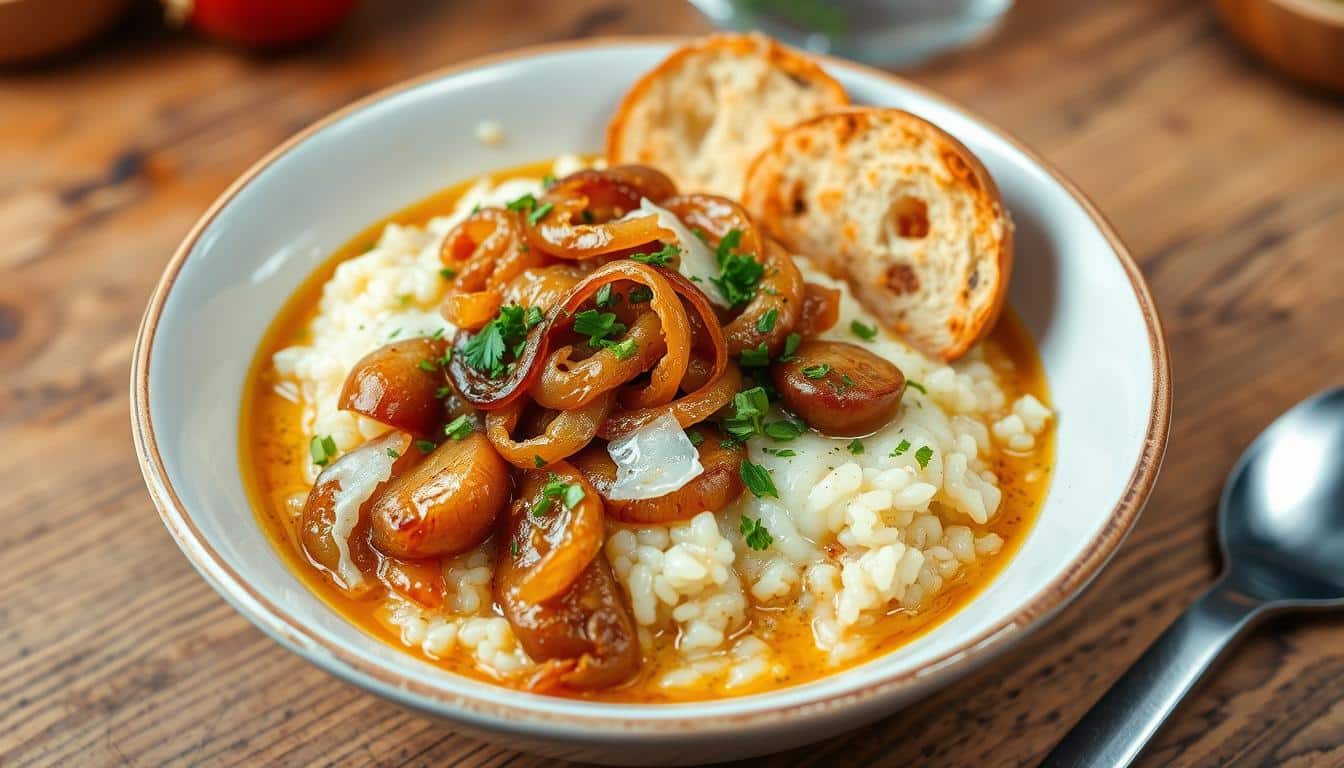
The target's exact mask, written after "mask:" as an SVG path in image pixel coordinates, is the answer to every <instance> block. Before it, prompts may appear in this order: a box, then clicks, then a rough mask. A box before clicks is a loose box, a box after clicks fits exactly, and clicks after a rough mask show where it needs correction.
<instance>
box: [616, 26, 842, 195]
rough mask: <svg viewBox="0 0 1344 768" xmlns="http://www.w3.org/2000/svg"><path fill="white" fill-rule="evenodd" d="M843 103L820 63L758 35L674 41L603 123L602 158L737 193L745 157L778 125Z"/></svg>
mask: <svg viewBox="0 0 1344 768" xmlns="http://www.w3.org/2000/svg"><path fill="white" fill-rule="evenodd" d="M848 103H849V97H848V96H847V95H846V94H845V89H844V88H843V87H841V86H840V84H839V83H838V82H836V81H835V80H834V79H832V78H831V76H830V75H828V74H826V73H825V72H823V71H822V69H821V67H819V66H817V64H816V63H815V62H814V61H812V59H810V58H807V57H805V56H803V55H801V54H798V53H795V52H794V51H792V50H790V49H788V48H785V47H784V46H782V45H780V44H778V43H776V42H775V41H774V40H771V39H770V38H768V37H765V36H764V35H759V34H754V35H714V36H710V37H708V38H705V39H703V40H698V41H696V42H693V43H690V44H688V45H685V46H682V47H681V48H678V49H677V50H676V51H674V52H673V53H672V55H670V56H668V57H667V59H665V60H664V61H663V63H661V64H659V65H658V66H657V67H656V68H654V69H653V71H651V72H649V73H648V74H646V75H644V77H642V78H640V79H639V81H638V82H636V83H635V85H634V87H632V88H631V89H630V90H629V92H627V93H626V95H625V98H624V99H623V100H622V101H621V105H620V107H619V108H617V110H616V114H615V116H614V117H613V118H612V120H611V123H610V124H609V125H608V126H607V162H609V163H611V164H613V165H615V164H617V163H641V164H644V165H652V166H654V167H656V168H658V169H659V170H662V171H663V172H664V173H666V174H667V175H668V176H670V177H672V180H673V181H675V182H676V183H677V187H678V188H679V189H681V190H682V191H683V192H711V193H714V194H719V195H726V196H728V197H732V198H737V197H739V196H740V195H741V193H742V179H743V177H744V176H745V175H746V170H747V165H748V164H749V163H750V162H751V160H752V158H754V157H755V156H756V155H757V153H759V152H760V151H761V150H763V149H765V148H766V147H767V146H769V145H770V143H771V142H772V141H774V139H775V136H776V135H778V134H779V132H780V131H783V130H784V129H785V128H788V127H789V126H791V125H793V124H794V123H796V122H798V121H799V120H803V119H806V118H809V117H812V116H814V115H819V114H821V113H823V112H826V111H828V110H831V109H836V108H838V107H842V106H844V105H847V104H848Z"/></svg>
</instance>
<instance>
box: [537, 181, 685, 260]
mask: <svg viewBox="0 0 1344 768" xmlns="http://www.w3.org/2000/svg"><path fill="white" fill-rule="evenodd" d="M675 192H676V187H675V186H674V185H673V184H672V181H671V180H670V179H668V178H667V176H665V175H663V174H662V173H660V172H658V171H656V170H654V169H652V168H648V167H646V166H638V165H622V166H615V167H613V168H607V169H605V170H584V171H579V172H577V173H573V174H570V175H569V176H566V177H565V178H563V179H561V180H560V181H559V182H557V183H556V184H555V186H553V187H551V189H550V190H549V191H547V192H546V194H545V195H543V196H542V198H541V200H540V201H538V206H539V207H538V208H537V209H535V210H536V211H543V210H544V211H545V213H544V214H542V215H539V216H536V217H535V219H536V220H535V221H533V218H534V217H533V216H529V217H528V220H527V223H526V224H525V225H524V226H525V229H524V231H525V233H526V236H527V240H528V242H529V243H531V245H532V247H534V248H536V249H538V250H541V251H544V252H546V253H549V254H551V255H553V256H556V257H558V258H562V259H571V260H585V259H593V258H597V257H599V256H606V255H610V254H614V253H617V252H620V251H625V250H629V249H632V248H639V247H641V246H644V245H648V244H650V243H653V242H655V241H657V240H660V239H662V238H665V237H668V234H667V231H666V230H664V229H663V228H662V227H660V226H659V225H658V219H657V217H655V216H638V217H634V218H629V219H626V218H622V217H623V216H624V215H625V214H626V213H628V212H629V211H632V210H635V209H636V208H638V207H639V200H640V198H641V197H647V198H649V199H651V200H653V201H655V202H657V201H658V200H662V199H664V198H666V197H668V196H669V195H672V194H674V193H675ZM546 206H550V207H549V208H547V207H546Z"/></svg>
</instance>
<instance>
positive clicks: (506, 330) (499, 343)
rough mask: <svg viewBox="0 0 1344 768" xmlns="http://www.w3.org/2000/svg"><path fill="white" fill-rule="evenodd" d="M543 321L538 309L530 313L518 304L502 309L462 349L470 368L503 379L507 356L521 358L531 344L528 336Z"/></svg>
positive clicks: (530, 308)
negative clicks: (527, 344)
mask: <svg viewBox="0 0 1344 768" xmlns="http://www.w3.org/2000/svg"><path fill="white" fill-rule="evenodd" d="M541 321H542V316H541V309H540V308H538V307H529V308H528V309H526V310H525V309H523V308H522V307H520V306H518V305H517V304H510V305H508V306H504V307H500V308H499V314H498V315H497V316H496V317H495V318H494V319H492V320H491V321H490V322H488V323H486V324H485V326H484V327H482V328H481V330H479V331H477V333H476V335H475V336H473V337H471V339H469V340H468V341H467V343H466V344H464V345H463V346H462V354H463V355H465V359H466V363H467V365H469V366H470V367H472V368H475V369H476V370H478V371H481V372H482V373H485V374H488V375H489V376H490V377H491V378H499V377H500V376H502V375H504V353H505V352H511V353H512V354H513V355H514V356H515V357H516V356H518V355H519V354H520V353H521V352H522V351H523V346H524V345H525V344H526V343H527V332H528V331H530V330H532V329H533V328H534V327H536V326H537V325H538V324H540V323H541Z"/></svg>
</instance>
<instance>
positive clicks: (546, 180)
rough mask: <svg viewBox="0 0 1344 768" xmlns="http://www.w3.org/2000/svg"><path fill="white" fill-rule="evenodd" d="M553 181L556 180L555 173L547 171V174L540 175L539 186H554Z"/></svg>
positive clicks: (546, 187) (548, 187)
mask: <svg viewBox="0 0 1344 768" xmlns="http://www.w3.org/2000/svg"><path fill="white" fill-rule="evenodd" d="M555 181H556V179H555V174H554V173H548V174H546V175H545V176H542V177H541V188H542V189H550V188H551V187H554V186H555Z"/></svg>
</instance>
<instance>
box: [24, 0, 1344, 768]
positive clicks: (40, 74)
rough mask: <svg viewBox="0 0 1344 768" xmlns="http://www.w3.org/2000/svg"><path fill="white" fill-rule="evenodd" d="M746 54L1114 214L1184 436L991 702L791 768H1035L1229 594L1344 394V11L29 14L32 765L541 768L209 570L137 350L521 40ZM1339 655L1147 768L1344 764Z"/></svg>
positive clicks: (620, 3)
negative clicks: (815, 59) (915, 120)
mask: <svg viewBox="0 0 1344 768" xmlns="http://www.w3.org/2000/svg"><path fill="white" fill-rule="evenodd" d="M717 27H723V28H734V29H746V28H759V29H764V30H767V31H769V32H771V33H772V34H775V35H778V36H780V37H781V38H783V39H785V40H786V41H788V42H790V43H793V44H795V45H799V46H801V47H806V48H808V49H810V50H814V51H828V52H832V53H837V54H839V55H845V56H851V57H856V58H860V59H862V60H864V61H866V62H868V63H871V64H873V65H875V66H880V67H885V68H889V69H892V70H893V71H895V72H897V73H898V74H900V75H901V76H903V77H906V78H910V79H912V80H914V81H916V82H918V83H919V84H921V85H923V86H925V87H929V88H932V89H934V90H936V91H938V92H940V93H941V94H943V95H945V96H946V97H948V98H949V99H951V100H953V101H956V102H959V103H961V104H963V105H965V106H966V107H967V108H969V109H970V110H971V111H973V112H976V113H978V114H980V115H983V116H984V117H986V118H987V119H988V120H989V121H991V122H993V123H995V124H997V125H999V126H1001V127H1002V128H1004V129H1005V130H1007V131H1008V132H1009V133H1011V134H1014V135H1016V136H1018V137H1019V138H1021V139H1022V140H1023V141H1024V142H1025V143H1026V144H1028V145H1030V146H1032V147H1033V148H1034V149H1036V150H1037V151H1038V152H1039V153H1040V154H1041V155H1042V156H1044V158H1045V159H1046V160H1047V161H1048V162H1050V163H1051V164H1053V165H1055V166H1057V167H1058V168H1060V169H1061V170H1062V171H1063V172H1064V173H1065V175H1067V176H1069V177H1071V178H1072V179H1073V180H1074V181H1075V182H1076V183H1077V184H1078V185H1079V186H1080V187H1081V188H1082V189H1083V190H1084V191H1085V192H1086V193H1087V194H1088V195H1089V196H1090V197H1092V198H1093V199H1094V200H1095V201H1096V202H1097V204H1098V206H1099V207H1100V208H1101V210H1102V211H1103V212H1104V213H1105V214H1106V215H1107V216H1108V217H1109V218H1110V219H1111V220H1112V221H1113V222H1114V224H1115V225H1116V227H1117V229H1118V230H1119V232H1120V234H1121V236H1122V237H1123V239H1124V240H1125V241H1126V242H1127V243H1128V244H1129V246H1130V248H1131V249H1132V251H1133V252H1134V254H1135V256H1136V258H1137V259H1138V261H1139V262H1140V264H1141V265H1142V268H1143V270H1144V272H1145V274H1146V275H1147V277H1148V279H1149V281H1150V283H1151V285H1152V288H1153V292H1154V295H1155V297H1156V300H1157V303H1158V306H1159V308H1160V310H1161V311H1162V313H1163V316H1164V318H1165V322H1166V331H1167V335H1168V341H1169V343H1170V346H1171V349H1172V355H1173V362H1174V378H1175V382H1174V383H1175V393H1176V403H1175V414H1176V415H1175V423H1174V425H1173V432H1172V437H1171V443H1170V447H1169V450H1168V454H1167V455H1168V459H1167V468H1166V472H1165V473H1164V476H1163V480H1162V481H1161V482H1159V484H1158V487H1157V491H1156V493H1155V495H1154V497H1153V499H1152V501H1151V502H1150V504H1149V507H1148V511H1147V512H1146V513H1145V514H1144V517H1143V518H1142V520H1141V521H1140V523H1139V525H1138V527H1137V528H1136V530H1135V531H1134V533H1133V534H1132V535H1131V536H1130V538H1129V540H1128V541H1127V543H1126V544H1125V546H1124V547H1123V548H1122V550H1121V552H1120V555H1119V556H1118V557H1117V558H1116V561H1115V563H1114V564H1113V565H1112V566H1111V567H1109V568H1108V569H1107V570H1106V571H1105V572H1104V573H1103V574H1102V575H1101V577H1100V578H1099V579H1098V581H1097V584H1096V585H1095V586H1094V587H1093V588H1092V589H1091V590H1090V591H1089V592H1087V593H1086V594H1085V595H1084V596H1083V597H1082V598H1081V599H1080V600H1078V601H1077V602H1076V603H1074V604H1073V605H1072V606H1070V607H1069V608H1068V609H1067V610H1065V611H1064V612H1063V613H1062V614H1061V615H1060V617H1059V618H1057V619H1055V620H1053V621H1052V622H1051V623H1050V624H1049V625H1048V626H1047V627H1046V628H1044V629H1043V630H1042V631H1040V632H1038V633H1037V634H1036V635H1035V636H1034V637H1033V638H1031V639H1030V640H1029V641H1028V642H1026V643H1023V644H1022V645H1021V646H1020V647H1019V648H1018V649H1016V650H1014V651H1013V652H1012V653H1010V654H1008V655H1007V656H1006V657H1005V658H1003V659H1000V660H999V661H997V662H995V663H994V664H992V665H990V667H989V668H987V669H986V670H984V671H982V672H981V673H977V674H974V675H971V676H970V677H968V678H966V679H965V680H963V681H961V682H960V683H958V684H957V685H954V686H952V687H950V688H948V689H946V690H943V691H940V692H939V693H938V694H937V695H936V696H934V697H932V698H931V699H929V700H928V701H925V702H921V703H919V704H917V705H915V706H913V707H911V708H909V709H907V710H905V711H903V712H902V713H901V715H900V716H899V718H896V719H893V720H889V721H887V722H885V723H883V724H881V725H879V726H874V727H873V728H871V729H868V730H866V731H865V732H863V733H858V734H852V735H850V736H847V737H844V738H842V739H838V740H834V741H832V742H827V743H823V744H821V745H818V746H816V747H812V748H808V750H805V751H804V752H801V753H796V754H786V755H781V756H775V757H772V758H768V760H769V762H768V763H766V762H762V763H761V765H770V766H772V768H774V767H775V766H778V765H780V764H814V765H824V764H835V763H837V762H839V761H843V762H845V763H847V764H853V765H865V766H868V765H887V764H889V765H901V766H904V765H1018V764H1032V763H1033V762H1035V761H1036V760H1039V758H1040V757H1041V755H1043V754H1044V753H1045V751H1046V750H1048V749H1049V747H1050V746H1051V745H1053V744H1054V743H1055V742H1056V741H1057V740H1058V739H1059V738H1060V737H1061V736H1062V735H1063V733H1064V731H1065V730H1066V729H1067V728H1068V726H1069V725H1070V724H1072V723H1073V722H1074V721H1075V720H1077V718H1078V717H1080V716H1081V714H1082V712H1083V710H1084V709H1085V708H1086V707H1087V705H1088V704H1089V703H1090V702H1091V701H1093V700H1095V699H1096V698H1097V697H1099V696H1100V695H1101V692H1102V690H1104V688H1105V687H1106V686H1107V685H1108V684H1109V683H1110V682H1111V681H1112V680H1114V679H1115V678H1116V677H1117V676H1118V675H1119V674H1120V673H1121V671H1123V670H1124V669H1125V668H1126V667H1127V666H1128V665H1129V663H1130V662H1132V661H1133V660H1134V659H1135V658H1137V656H1138V655H1139V653H1140V652H1141V650H1142V649H1143V648H1144V647H1146V645H1147V644H1148V643H1149V642H1151V640H1152V639H1153V638H1154V637H1155V636H1156V634H1157V633H1158V632H1159V631H1160V630H1161V629H1162V628H1163V627H1165V626H1166V625H1167V624H1168V623H1169V622H1170V621H1171V620H1172V618H1174V616H1175V615H1176V613H1177V612H1178V611H1179V610H1180V609H1181V608H1182V607H1183V606H1184V605H1186V604H1187V603H1188V602H1189V600H1190V599H1191V598H1192V597H1193V596H1194V595H1195V594H1197V593H1198V592H1200V591H1202V590H1203V588H1204V586H1205V585H1206V584H1207V583H1208V581H1209V580H1210V579H1211V578H1212V576H1213V574H1214V572H1215V570H1216V568H1217V567H1218V565H1217V557H1216V554H1215V551H1214V548H1213V546H1212V544H1211V541H1212V534H1211V531H1212V519H1213V516H1212V514H1211V510H1212V508H1213V506H1214V504H1215V502H1216V498H1217V491H1218V488H1219V487H1220V486H1221V484H1222V480H1223V477H1224V473H1225V471H1226V469H1227V468H1228V467H1229V466H1230V465H1231V463H1232V461H1233V460H1234V459H1235V457H1236V455H1237V454H1238V453H1239V452H1240V450H1241V448H1242V446H1244V445H1245V443H1246V442H1247V441H1248V440H1249V439H1250V438H1251V437H1252V436H1253V435H1254V434H1255V433H1257V432H1258V431H1259V430H1260V429H1261V428H1262V427H1263V426H1264V425H1265V424H1266V423H1268V422H1269V420H1270V419H1271V418H1272V417H1273V416H1274V415H1276V414H1277V413H1278V412H1279V411H1281V410H1282V409H1284V408H1286V407H1287V406H1289V405H1291V404H1292V403H1294V402H1296V401H1297V400H1298V399H1300V398H1301V397H1303V396H1305V395H1306V394H1308V393H1310V392H1313V391H1315V390H1318V389H1320V388H1322V387H1324V386H1326V385H1327V384H1338V383H1339V377H1340V371H1341V367H1340V361H1342V360H1344V334H1340V333H1339V332H1338V331H1339V326H1340V324H1341V322H1344V258H1341V256H1344V246H1341V244H1342V243H1344V98H1341V96H1340V95H1339V93H1340V92H1341V91H1344V0H1112V1H1110V2H1107V1H1105V0H1088V1H1086V2H1079V1H1078V0H1017V2H1012V1H1011V0H886V1H882V0H853V1H852V2H839V3H837V2H819V1H814V0H694V1H693V2H687V1H686V0H572V1H568V0H567V1H564V2H558V1H556V0H510V1H509V2H499V1H491V0H363V1H362V2H356V1H355V0H195V2H192V0H172V1H171V2H159V1H158V0H0V439H3V440H4V442H5V444H6V445H7V446H8V448H7V450H5V451H0V573H4V574H6V577H5V578H0V765H5V766H9V765H15V766H17V765H30V764H34V765H35V764H65V765H110V764H127V765H163V764H175V763H182V764H195V765H230V764H238V763H244V764H307V763H331V762H336V763H351V764H378V765H429V764H472V765H481V766H485V765H492V766H495V765H497V766H502V765H505V764H509V765H511V766H515V768H516V766H520V765H533V764H536V763H538V762H540V761H538V760H535V759H533V758H527V757H522V756H517V755H511V754H510V753H508V752H507V751H506V750H500V749H497V748H493V747H491V748H483V747H480V746H479V745H476V744H474V743H472V742H468V741H464V740H459V739H458V738H457V737H455V736H454V735H453V734H451V733H449V732H446V731H444V730H443V729H441V728H439V727H437V726H435V725H433V724H430V723H426V722H424V721H421V720H418V719H416V718H414V717H411V716H409V715H407V714H405V713H404V712H402V711H400V710H398V709H396V708H395V707H393V706H392V705H390V704H387V703H386V702H383V701H381V700H378V699H375V698H374V697H371V696H367V695H364V694H361V693H358V692H356V691H354V690H353V689H351V688H348V687H346V686H344V685H343V684H341V683H339V682H338V681H336V680H335V679H333V678H330V677H328V676H326V675H325V674H324V673H322V672H319V671H318V670H317V669H315V668H313V667H310V666H308V665H306V664H305V663H304V662H302V661H301V660H300V659H299V658H298V657H297V656H293V655H291V654H289V653H288V652H286V651H284V650H282V649H281V648H280V647H279V646H277V645H275V644H274V643H272V642H271V641H269V640H268V639H266V638H265V637H263V636H262V635H261V634H260V633H258V632H257V631H256V630H255V629H253V628H252V627H251V626H249V625H248V624H247V623H246V622H245V620H243V619H242V618H240V617H239V616H238V615H237V614H236V613H234V612H233V611H232V610H231V609H230V608H229V607H228V606H227V605H226V604H225V603H224V602H223V601H221V600H219V599H218V598H217V597H216V596H215V595H214V594H213V593H212V592H210V590H209V588H208V587H207V586H206V584H205V582H204V581H202V580H201V579H199V578H197V577H196V575H195V574H194V573H192V572H191V570H190V567H189V566H188V564H187V562H186V560H185V559H184V558H183V557H182V556H181V555H180V554H179V552H178V551H177V549H176V547H175V546H174V545H173V543H172V541H171V540H170V538H169V537H168V535H167V533H166V532H165V531H164V529H163V527H162V525H161V524H160V523H159V521H158V518H157V516H156V515H155V513H154V511H153V508H152V506H151V504H150V502H149V499H148V498H147V496H146V494H145V490H144V486H143V483H142V481H141V478H140V474H139V472H138V470H137V466H136V460H135V456H134V454H133V451H132V449H131V446H130V438H129V429H128V422H129V417H128V405H127V396H126V389H127V375H128V367H129V358H130V355H131V350H132V347H133V344H134V338H135V332H136V328H137V325H138V323H139V321H140V317H141V314H142V312H143V311H144V307H145V303H146V301H147V300H148V297H149V294H150V292H151V290H152V289H153V286H154V284H155V282H156V281H157V279H158V276H159V273H160V271H161V270H162V268H163V266H164V264H165V263H166V262H167V261H168V259H169V256H170V255H171V254H172V252H173V250H174V249H175V247H176V246H177V244H178V242H179V241H180V240H181V239H182V237H183V236H184V235H185V234H186V233H187V231H188V229H189V228H190V227H191V225H192V223H193V222H194V221H195V220H196V219H197V218H198V217H199V216H200V215H201V214H202V213H203V212H204V211H205V210H206V209H207V208H208V207H209V205H210V203H211V201H213V200H214V199H215V198H216V197H217V196H218V195H219V194H220V193H221V192H223V191H224V189H225V188H226V187H227V186H228V185H229V184H230V183H231V182H232V181H233V180H234V179H235V178H237V177H238V175H239V174H241V173H242V172H243V171H244V170H245V169H246V168H247V167H248V166H249V165H251V164H252V163H253V162H255V161H256V160H257V159H259V158H260V157H261V156H263V155H264V154H265V153H266V152H267V151H269V150H270V149H271V148H273V147H274V146H276V145H277V144H278V143H280V142H281V141H283V140H284V139H285V138H286V137H288V136H290V135H292V134H293V133H294V132H296V131H298V130H300V129H301V128H303V127H304V126H306V125H308V124H310V123H312V122H313V121H314V120H316V119H318V118H320V117H322V116H323V115H325V114H326V113H328V112H330V111H332V110H334V109H336V108H339V107H341V106H343V105H345V104H347V103H349V102H351V101H353V100H355V99H358V98H360V97H363V96H365V95H367V94H370V93H372V92H374V91H377V90H379V89H381V88H384V87H386V86H389V85H392V84H394V83H396V82H398V81H400V80H403V79H406V78H409V77H413V76H417V75H421V74H423V73H426V72H430V71H432V70H434V69H436V68H440V67H444V66H449V65H453V64H456V63H459V62H462V61H465V60H467V59H470V58H473V57H477V56H481V55H486V54H491V53H496V52H502V51H507V50H510V49H514V48H518V47H521V46H526V45H534V44H543V43H551V42H559V41H566V40H575V39H582V38H589V37H593V36H601V35H651V34H661V35H666V34H677V35H693V34H703V33H706V32H709V31H712V30H713V29H715V28H717ZM632 74H633V73H632ZM574 87H575V88H582V87H583V85H582V83H575V84H574ZM539 117H540V118H544V116H539ZM599 142H600V140H599V139H598V138H596V137H595V138H594V142H593V143H594V145H595V146H596V145H597V144H598V143H599ZM452 181H454V180H453V179H445V180H444V183H445V185H446V184H448V183H451V182H452ZM358 192H359V180H358V179H351V180H350V193H351V194H358ZM366 223H367V222H352V223H351V231H352V232H354V231H356V230H358V229H359V228H360V227H362V226H363V225H364V224H366ZM221 321H223V322H227V318H223V319H221ZM10 575H15V576H16V577H15V578H10V577H9V576H10ZM1341 627H1344V624H1341V623H1340V622H1339V621H1334V622H1331V621H1330V620H1325V621H1311V622H1308V621H1300V622H1299V621H1296V620H1283V621H1278V622H1275V623H1274V624H1273V625H1272V629H1271V631H1268V632H1264V633H1260V634H1257V635H1256V636H1255V637H1253V638H1251V639H1250V640H1248V641H1247V643H1246V644H1245V645H1244V646H1243V648H1242V649H1241V651H1240V652H1239V653H1238V654H1237V657H1236V659H1235V660H1234V661H1233V662H1232V663H1229V664H1227V665H1226V666H1225V668H1224V671H1222V672H1220V673H1219V674H1218V675H1216V676H1215V677H1214V678H1213V679H1212V680H1210V681H1209V682H1208V683H1207V684H1206V685H1205V686H1203V687H1202V688H1201V689H1200V691H1199V692H1198V693H1197V694H1196V696H1195V697H1194V698H1193V699H1192V700H1190V701H1189V702H1187V707H1186V709H1185V710H1183V711H1185V712H1186V713H1187V715H1186V716H1184V717H1179V718H1177V719H1176V720H1174V721H1173V722H1172V723H1171V724H1170V726H1169V727H1168V728H1167V729H1166V730H1164V731H1163V732H1162V734H1161V736H1160V738H1159V740H1158V742H1157V744H1156V749H1154V750H1152V751H1151V752H1150V754H1149V760H1150V763H1149V764H1151V765H1192V764H1197V765H1214V764H1234V763H1235V764H1256V765H1261V764H1277V763H1289V762H1292V763H1294V764H1300V765H1316V764H1330V765H1344V746H1342V745H1344V709H1341V707H1340V706H1339V705H1338V702H1340V701H1344V648H1341V647H1340V644H1339V642H1338V638H1339V634H1338V632H1339V630H1340V629H1341ZM1332 633H1333V634H1332Z"/></svg>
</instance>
